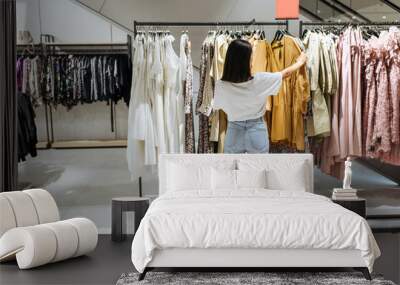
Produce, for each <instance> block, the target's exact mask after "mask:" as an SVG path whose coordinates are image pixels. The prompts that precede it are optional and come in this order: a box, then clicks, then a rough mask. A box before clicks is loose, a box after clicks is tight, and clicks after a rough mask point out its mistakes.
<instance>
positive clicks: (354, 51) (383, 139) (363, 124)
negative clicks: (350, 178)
mask: <svg viewBox="0 0 400 285" xmlns="http://www.w3.org/2000/svg"><path fill="white" fill-rule="evenodd" d="M303 42H304V44H305V47H306V52H307V55H308V63H307V66H308V70H309V75H310V86H311V101H310V103H309V105H308V112H307V116H306V118H305V119H306V126H307V128H306V135H307V138H308V143H309V150H310V151H311V152H312V153H314V157H315V159H316V164H317V165H318V166H319V167H320V168H321V170H322V171H323V172H325V173H327V174H330V175H334V176H336V177H340V176H341V173H342V169H343V162H344V160H345V159H346V158H347V157H349V156H350V157H370V158H377V159H380V160H382V161H383V162H386V163H391V164H396V165H400V147H399V145H400V141H399V136H400V131H399V126H400V114H399V111H400V99H399V98H400V91H399V90H400V89H399V87H400V86H399V84H400V81H399V77H400V69H399V68H400V52H399V46H400V45H399V44H400V33H399V29H398V28H396V27H390V28H389V29H388V27H386V26H385V27H384V26H357V25H347V26H344V27H340V28H338V27H336V26H333V27H325V28H316V29H312V30H307V31H306V32H305V33H304V35H303Z"/></svg>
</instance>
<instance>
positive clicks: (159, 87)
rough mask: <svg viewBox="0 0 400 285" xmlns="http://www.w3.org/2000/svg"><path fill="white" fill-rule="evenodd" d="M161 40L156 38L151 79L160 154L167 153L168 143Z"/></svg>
mask: <svg viewBox="0 0 400 285" xmlns="http://www.w3.org/2000/svg"><path fill="white" fill-rule="evenodd" d="M161 44H162V43H161V39H160V38H159V37H156V39H155V44H154V58H153V65H152V67H151V77H152V81H153V84H154V105H153V109H154V110H153V111H154V114H155V126H156V128H155V130H156V133H157V143H156V145H157V147H158V153H166V152H168V149H167V142H166V134H165V123H164V94H163V88H164V70H163V66H162V62H161Z"/></svg>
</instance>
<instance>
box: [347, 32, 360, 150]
mask: <svg viewBox="0 0 400 285" xmlns="http://www.w3.org/2000/svg"><path fill="white" fill-rule="evenodd" d="M362 44H363V38H362V35H361V30H360V29H359V28H357V29H353V30H352V32H351V33H350V45H351V47H350V48H351V73H352V74H351V75H352V78H351V97H352V98H351V99H350V98H349V100H352V102H351V106H352V109H351V108H349V110H348V111H349V155H352V156H361V155H362V137H361V128H362V125H361V114H362V109H361V45H362Z"/></svg>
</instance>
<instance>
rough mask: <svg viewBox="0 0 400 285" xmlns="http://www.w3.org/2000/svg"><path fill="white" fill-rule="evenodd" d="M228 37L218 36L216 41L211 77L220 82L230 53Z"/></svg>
mask: <svg viewBox="0 0 400 285" xmlns="http://www.w3.org/2000/svg"><path fill="white" fill-rule="evenodd" d="M228 46H229V42H228V37H227V36H226V35H225V34H221V35H217V36H216V37H215V40H214V57H213V62H212V68H211V70H210V76H211V77H212V78H214V80H215V81H216V80H220V79H221V77H222V74H223V72H224V63H225V56H226V52H227V51H228Z"/></svg>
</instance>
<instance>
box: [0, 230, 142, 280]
mask: <svg viewBox="0 0 400 285" xmlns="http://www.w3.org/2000/svg"><path fill="white" fill-rule="evenodd" d="M131 243H132V239H131V238H129V239H127V240H126V241H124V242H121V243H115V242H112V241H111V237H110V236H109V235H100V236H99V242H98V245H97V248H96V250H95V251H93V252H92V253H90V254H89V255H87V256H81V257H77V258H74V259H69V260H65V261H61V262H57V263H52V264H48V265H44V266H41V267H37V268H34V269H28V270H19V269H18V266H17V263H16V262H7V263H2V264H0V284H1V285H11V284H12V285H14V284H34V285H36V284H38V285H39V284H41V285H42V284H80V285H82V284H115V283H116V281H117V280H118V278H119V277H120V275H121V274H122V273H124V272H132V271H134V267H133V265H132V262H131V258H130V255H131Z"/></svg>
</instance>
